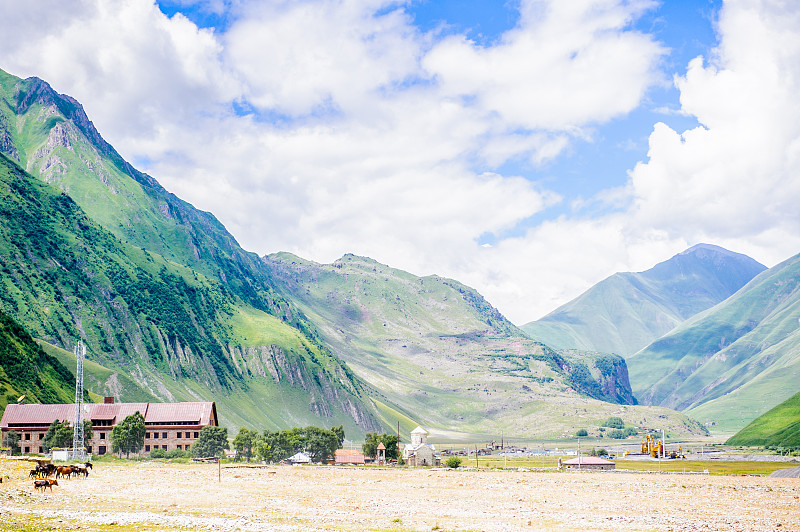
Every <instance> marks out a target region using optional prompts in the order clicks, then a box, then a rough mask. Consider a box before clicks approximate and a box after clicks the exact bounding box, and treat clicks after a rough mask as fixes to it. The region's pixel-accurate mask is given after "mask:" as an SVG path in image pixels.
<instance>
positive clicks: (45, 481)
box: [33, 478, 58, 491]
mask: <svg viewBox="0 0 800 532" xmlns="http://www.w3.org/2000/svg"><path fill="white" fill-rule="evenodd" d="M53 486H58V481H57V480H52V479H49V478H39V479H36V480H34V481H33V489H35V490H42V491H44V490H45V488H50V491H53Z"/></svg>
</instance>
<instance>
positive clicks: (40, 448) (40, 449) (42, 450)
mask: <svg viewBox="0 0 800 532" xmlns="http://www.w3.org/2000/svg"><path fill="white" fill-rule="evenodd" d="M43 452H44V449H42V446H41V445H40V446H39V454H41V453H43Z"/></svg>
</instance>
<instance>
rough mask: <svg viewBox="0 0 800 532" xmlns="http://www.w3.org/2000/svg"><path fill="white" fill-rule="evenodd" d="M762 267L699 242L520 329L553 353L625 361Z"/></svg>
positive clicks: (596, 287)
mask: <svg viewBox="0 0 800 532" xmlns="http://www.w3.org/2000/svg"><path fill="white" fill-rule="evenodd" d="M765 269H766V267H765V266H764V265H762V264H760V263H758V262H757V261H755V260H753V259H751V258H750V257H747V256H746V255H742V254H739V253H734V252H731V251H728V250H726V249H724V248H721V247H718V246H713V245H709V244H698V245H696V246H693V247H691V248H689V249H687V250H686V251H684V252H682V253H679V254H677V255H675V256H674V257H672V258H670V259H669V260H666V261H664V262H661V263H659V264H657V265H655V266H654V267H653V268H651V269H649V270H646V271H644V272H639V273H617V274H614V275H612V276H611V277H609V278H607V279H605V280H603V281H601V282H599V283H597V284H596V285H594V286H593V287H591V288H590V289H589V290H587V291H586V292H584V293H583V294H581V295H580V296H578V297H577V298H575V299H574V300H572V301H570V302H569V303H566V304H565V305H562V306H561V307H559V308H558V309H556V310H554V311H553V312H551V313H550V314H548V315H547V316H545V317H544V318H542V319H540V320H537V321H534V322H531V323H528V324H526V325H523V326H522V330H523V331H525V332H526V333H527V334H528V335H529V336H531V337H532V338H535V339H537V340H540V341H542V342H544V343H545V344H547V345H550V346H552V347H555V348H558V349H586V350H592V351H599V352H604V353H617V354H620V355H622V356H626V357H627V356H630V355H632V354H634V353H635V352H637V351H639V350H640V349H642V348H644V347H646V346H647V345H648V344H649V343H651V342H652V341H654V340H656V339H657V338H659V337H660V336H662V335H663V334H665V333H667V332H669V331H670V330H672V329H673V328H674V327H676V326H677V325H678V324H680V323H681V322H683V321H684V320H686V319H688V318H689V317H691V316H693V315H695V314H697V313H698V312H701V311H703V310H706V309H707V308H710V307H712V306H714V305H716V304H717V303H719V302H720V301H723V300H725V299H726V298H728V297H730V296H731V295H732V294H734V293H735V292H736V291H737V290H739V289H740V288H741V287H742V286H744V285H745V284H746V283H747V282H748V281H750V280H751V279H752V278H753V277H755V276H756V275H757V274H759V273H760V272H762V271H764V270H765Z"/></svg>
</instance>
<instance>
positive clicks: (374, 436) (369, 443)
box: [361, 432, 399, 460]
mask: <svg viewBox="0 0 800 532" xmlns="http://www.w3.org/2000/svg"><path fill="white" fill-rule="evenodd" d="M381 442H382V443H383V446H384V447H386V459H387V460H397V458H398V457H399V452H398V451H399V445H398V443H399V440H398V438H397V435H396V434H386V433H383V434H378V433H377V432H367V436H366V438H365V439H364V444H363V445H362V446H361V452H363V453H364V455H365V456H377V455H378V444H379V443H381Z"/></svg>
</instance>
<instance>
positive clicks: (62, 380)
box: [0, 311, 75, 416]
mask: <svg viewBox="0 0 800 532" xmlns="http://www.w3.org/2000/svg"><path fill="white" fill-rule="evenodd" d="M22 395H24V396H25V401H26V402H29V403H30V402H43V403H59V402H72V400H73V399H74V398H75V380H74V378H73V375H72V373H70V371H69V370H68V369H67V368H66V367H65V366H64V365H63V364H62V363H61V362H60V361H59V360H58V359H57V358H55V357H53V356H52V355H50V354H48V353H46V352H45V351H43V350H42V348H41V347H39V344H37V343H36V342H35V341H34V340H33V338H32V337H31V335H30V334H28V332H27V331H26V330H25V329H24V328H22V326H21V325H20V324H18V323H17V322H15V321H14V320H13V319H11V317H10V316H8V315H7V314H6V313H5V312H2V311H0V416H2V413H3V410H5V407H6V405H7V404H8V403H14V402H16V400H17V399H18V398H19V397H20V396H22Z"/></svg>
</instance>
